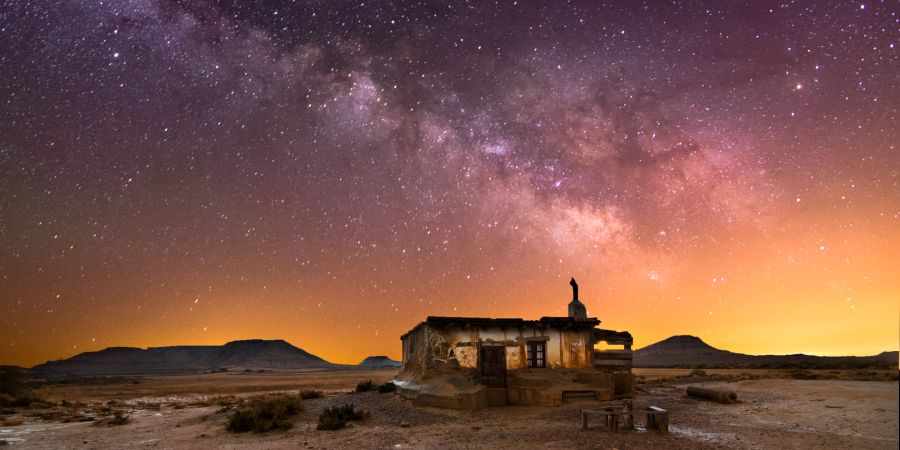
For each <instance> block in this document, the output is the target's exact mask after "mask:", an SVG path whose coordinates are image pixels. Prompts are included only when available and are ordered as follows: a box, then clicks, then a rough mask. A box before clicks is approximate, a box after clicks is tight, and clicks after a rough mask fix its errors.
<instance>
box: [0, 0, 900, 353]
mask: <svg viewBox="0 0 900 450" xmlns="http://www.w3.org/2000/svg"><path fill="white" fill-rule="evenodd" d="M898 10H900V8H898V5H897V3H896V2H891V1H884V2H881V1H864V2H845V1H834V2H819V1H816V2H811V1H810V2H803V1H778V2H773V1H764V0H759V1H758V0H752V1H751V0H746V1H726V2H722V1H687V2H664V1H621V2H609V1H607V2H602V1H567V2H563V1H558V2H556V1H554V2H531V1H525V0H518V1H515V0H503V1H496V2H490V1H440V2H438V1H435V2H400V1H398V2H388V1H373V0H355V1H352V2H351V1H340V0H335V1H331V0H309V1H301V0H297V1H290V0H256V1H252V0H105V1H97V0H90V1H88V0H27V1H26V0H7V1H5V2H4V3H3V7H2V9H0V362H2V363H15V364H21V365H33V364H36V363H40V362H43V361H46V360H48V359H58V358H62V357H68V356H71V355H73V354H76V353H79V352H82V351H90V350H98V349H101V348H105V347H109V346H139V347H146V346H159V345H177V344H222V343H225V342H227V341H230V340H235V339H247V338H273V339H286V340H288V341H290V342H292V343H293V344H295V345H297V346H299V347H302V348H304V349H306V350H308V351H310V352H312V353H314V354H317V355H319V356H322V357H324V358H326V359H328V360H330V361H333V362H343V363H356V362H358V361H359V360H361V359H362V358H363V357H365V356H368V355H381V354H384V355H388V356H391V357H394V358H399V356H400V341H399V336H400V335H401V334H402V333H404V332H405V331H407V330H408V329H409V328H411V327H412V326H413V325H415V324H416V323H417V322H419V321H421V320H422V319H424V317H425V316H427V315H448V316H450V315H456V316H488V317H524V318H537V317H540V316H545V315H548V316H552V315H565V311H566V310H565V308H566V304H567V302H568V301H569V299H570V295H571V294H570V290H569V285H568V280H569V277H572V276H574V277H575V278H576V279H577V280H578V281H579V284H580V288H581V289H580V291H581V292H580V293H581V297H582V301H583V302H584V303H585V304H586V306H587V308H588V313H589V315H592V316H598V317H599V318H600V319H601V320H602V321H603V324H602V325H603V326H604V327H607V328H611V329H616V330H629V331H631V333H632V334H633V335H634V336H635V344H636V346H637V347H640V346H644V345H648V344H651V343H653V342H655V341H657V340H660V339H664V338H666V337H668V336H670V335H673V334H694V335H697V336H699V337H701V338H702V339H704V340H705V341H707V342H708V343H710V344H712V345H714V346H717V347H720V348H726V349H729V350H733V351H742V352H747V353H794V352H806V353H814V354H822V355H836V354H876V353H879V352H881V351H884V350H892V349H897V348H898V342H900V324H898V322H900V270H898V267H900V259H898V255H900V174H898V171H900V155H898V149H897V144H898V137H900V132H898V120H897V109H898V104H900V89H898V85H900V75H898V74H900V64H898V55H897V51H898V49H897V48H896V46H897V45H898V44H900V42H898V37H900V31H898V30H900V25H898V23H900V15H898V12H900V11H898Z"/></svg>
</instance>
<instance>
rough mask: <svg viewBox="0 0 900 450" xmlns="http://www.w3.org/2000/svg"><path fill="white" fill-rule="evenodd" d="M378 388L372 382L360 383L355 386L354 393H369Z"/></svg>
mask: <svg viewBox="0 0 900 450" xmlns="http://www.w3.org/2000/svg"><path fill="white" fill-rule="evenodd" d="M377 387H378V386H377V385H375V383H373V382H372V380H366V381H360V382H359V384H357V385H356V392H369V391H373V390H375V389H376V388H377Z"/></svg>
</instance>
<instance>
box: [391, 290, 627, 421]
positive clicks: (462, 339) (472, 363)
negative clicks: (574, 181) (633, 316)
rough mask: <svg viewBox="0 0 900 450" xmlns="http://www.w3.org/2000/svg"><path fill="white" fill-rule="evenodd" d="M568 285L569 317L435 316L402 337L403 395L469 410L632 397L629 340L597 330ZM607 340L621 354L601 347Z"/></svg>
mask: <svg viewBox="0 0 900 450" xmlns="http://www.w3.org/2000/svg"><path fill="white" fill-rule="evenodd" d="M570 284H571V285H572V301H571V303H569V306H568V310H569V315H568V316H567V317H542V318H540V319H537V320H525V319H519V318H497V319H494V318H477V317H435V316H429V317H428V318H426V319H425V321H423V322H421V323H419V324H418V325H416V326H415V327H413V328H412V329H411V330H410V331H408V332H407V333H406V334H404V335H403V336H401V338H400V339H401V341H402V342H403V368H402V370H401V373H400V374H399V375H398V380H397V384H398V385H399V386H400V388H401V393H402V394H403V395H404V396H406V397H407V398H411V399H414V400H415V402H416V403H417V404H421V405H429V406H438V407H446V408H456V409H469V410H477V409H481V408H484V407H486V406H498V405H536V406H560V405H562V404H563V402H565V401H566V400H567V399H569V398H575V397H588V398H596V399H598V400H609V399H613V398H625V397H630V396H631V393H632V376H631V360H632V352H631V345H632V342H633V340H632V337H631V334H629V333H628V332H617V331H612V330H603V329H600V328H598V327H597V326H598V325H599V324H600V320H599V319H597V318H596V317H587V314H586V309H585V307H584V305H583V304H582V303H581V302H580V301H579V300H578V285H577V284H576V283H575V280H574V279H572V281H571V282H570ZM601 342H605V343H607V344H611V345H617V346H621V349H616V350H598V349H595V345H597V344H599V343H601Z"/></svg>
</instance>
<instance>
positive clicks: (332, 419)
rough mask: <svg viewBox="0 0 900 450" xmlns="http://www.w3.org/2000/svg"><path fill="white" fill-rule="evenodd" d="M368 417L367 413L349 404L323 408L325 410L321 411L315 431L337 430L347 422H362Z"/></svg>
mask: <svg viewBox="0 0 900 450" xmlns="http://www.w3.org/2000/svg"><path fill="white" fill-rule="evenodd" d="M368 416H369V413H368V412H366V411H364V410H358V409H356V408H355V407H354V406H353V405H352V404H350V403H347V404H345V405H341V406H332V407H330V408H325V410H324V411H322V414H321V415H320V416H319V424H318V425H317V426H316V429H317V430H339V429H341V428H344V427H345V426H346V425H347V422H349V421H353V420H363V419H365V418H366V417H368Z"/></svg>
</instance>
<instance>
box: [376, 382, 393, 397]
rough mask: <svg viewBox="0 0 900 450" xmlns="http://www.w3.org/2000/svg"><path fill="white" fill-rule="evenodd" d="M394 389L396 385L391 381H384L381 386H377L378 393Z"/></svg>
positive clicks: (385, 392)
mask: <svg viewBox="0 0 900 450" xmlns="http://www.w3.org/2000/svg"><path fill="white" fill-rule="evenodd" d="M396 390H397V385H396V384H394V383H393V382H391V381H388V382H387V383H384V384H382V385H381V386H378V393H379V394H387V393H389V392H394V391H396Z"/></svg>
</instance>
